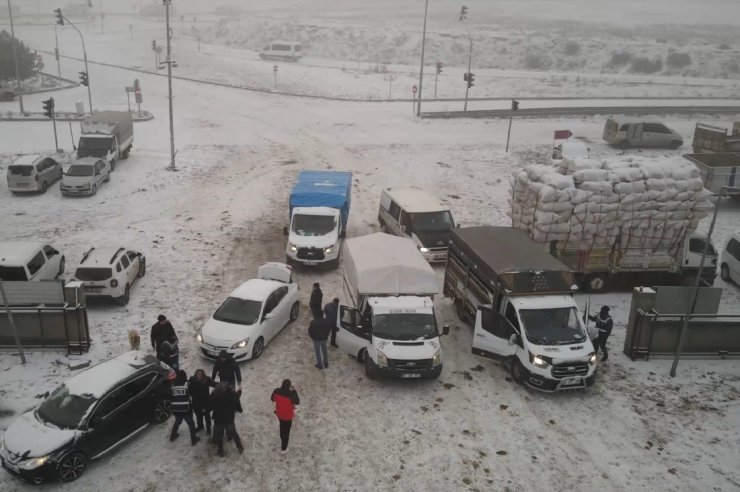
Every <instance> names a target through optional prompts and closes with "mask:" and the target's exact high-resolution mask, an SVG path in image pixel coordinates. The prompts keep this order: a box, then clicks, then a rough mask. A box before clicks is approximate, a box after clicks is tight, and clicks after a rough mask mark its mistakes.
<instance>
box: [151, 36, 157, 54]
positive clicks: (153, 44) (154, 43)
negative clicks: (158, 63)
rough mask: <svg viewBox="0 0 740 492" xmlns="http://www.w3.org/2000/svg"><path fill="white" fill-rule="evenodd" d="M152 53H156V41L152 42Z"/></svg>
mask: <svg viewBox="0 0 740 492" xmlns="http://www.w3.org/2000/svg"><path fill="white" fill-rule="evenodd" d="M152 51H154V52H155V53H156V52H157V40H156V39H154V40H152Z"/></svg>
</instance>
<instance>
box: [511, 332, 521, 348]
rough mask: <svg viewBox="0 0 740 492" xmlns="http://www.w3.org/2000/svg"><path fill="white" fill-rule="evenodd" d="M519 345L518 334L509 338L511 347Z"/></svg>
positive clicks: (513, 334)
mask: <svg viewBox="0 0 740 492" xmlns="http://www.w3.org/2000/svg"><path fill="white" fill-rule="evenodd" d="M517 343H519V337H518V336H517V334H516V333H512V334H511V336H510V337H509V345H516V344H517Z"/></svg>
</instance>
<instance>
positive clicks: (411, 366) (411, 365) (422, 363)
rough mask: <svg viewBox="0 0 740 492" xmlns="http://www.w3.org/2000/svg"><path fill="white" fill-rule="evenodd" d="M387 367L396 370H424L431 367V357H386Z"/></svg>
mask: <svg viewBox="0 0 740 492" xmlns="http://www.w3.org/2000/svg"><path fill="white" fill-rule="evenodd" d="M388 367H389V368H391V369H395V370H397V371H426V370H429V369H431V368H432V359H417V360H400V359H388Z"/></svg>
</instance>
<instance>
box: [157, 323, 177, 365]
mask: <svg viewBox="0 0 740 492" xmlns="http://www.w3.org/2000/svg"><path fill="white" fill-rule="evenodd" d="M171 339H175V340H177V334H176V333H175V329H174V328H173V327H172V323H170V320H168V319H167V316H165V315H164V314H160V315H159V316H157V322H156V323H154V324H153V325H152V331H151V340H152V348H153V349H154V351H155V352H156V354H157V358H159V354H160V351H161V349H162V344H163V343H164V342H165V341H167V340H171ZM160 360H162V359H160Z"/></svg>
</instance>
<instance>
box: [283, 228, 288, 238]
mask: <svg viewBox="0 0 740 492" xmlns="http://www.w3.org/2000/svg"><path fill="white" fill-rule="evenodd" d="M287 235H288V226H285V227H283V236H287Z"/></svg>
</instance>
